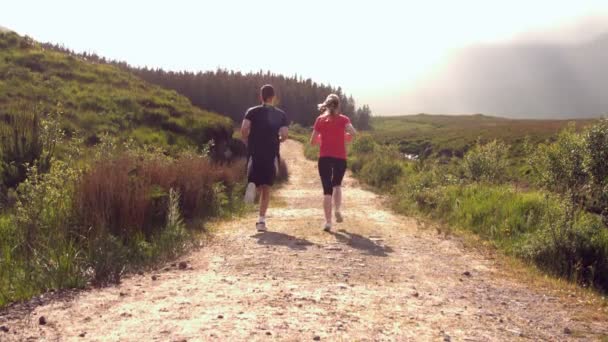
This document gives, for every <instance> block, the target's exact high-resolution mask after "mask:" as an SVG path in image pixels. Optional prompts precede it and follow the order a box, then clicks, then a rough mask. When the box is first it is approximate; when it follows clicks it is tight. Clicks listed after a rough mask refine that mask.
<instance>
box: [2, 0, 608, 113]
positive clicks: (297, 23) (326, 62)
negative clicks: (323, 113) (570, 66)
mask: <svg viewBox="0 0 608 342" xmlns="http://www.w3.org/2000/svg"><path fill="white" fill-rule="evenodd" d="M2 2H3V3H2V4H1V5H0V8H1V10H0V25H1V26H6V27H8V28H10V29H13V30H15V31H17V32H19V33H21V34H27V35H30V36H32V37H34V38H35V39H37V40H39V41H49V42H56V43H62V44H64V45H65V46H67V47H69V48H72V49H74V50H77V51H94V52H97V53H98V54H100V55H103V56H106V57H109V58H113V59H119V60H124V61H127V62H129V63H130V64H133V65H140V66H144V65H147V66H151V67H162V68H164V69H171V70H183V69H185V70H191V71H198V70H209V69H215V68H217V67H223V68H228V69H235V70H242V71H250V70H260V69H264V70H271V71H273V72H277V73H283V74H287V75H293V74H296V73H297V74H299V75H302V76H304V77H311V78H312V79H314V80H316V81H320V82H324V83H331V84H332V85H341V86H342V87H343V88H344V89H345V91H346V92H347V93H352V94H353V95H354V96H355V97H356V98H357V99H358V100H359V103H361V104H362V103H369V104H370V105H371V106H372V110H375V112H376V114H391V113H395V112H396V111H397V110H398V108H392V107H391V106H390V103H388V102H389V101H390V97H391V96H392V95H393V94H398V93H400V92H401V90H403V89H404V88H408V87H412V86H413V85H414V84H415V82H416V80H418V79H420V78H421V77H424V76H425V75H427V74H429V73H430V72H433V71H435V70H436V69H437V67H438V65H440V64H441V63H442V62H445V61H446V59H447V58H448V57H449V55H450V53H451V52H452V51H453V50H454V49H456V48H460V47H464V46H466V45H470V44H474V43H478V42H499V41H504V40H509V39H513V38H514V37H517V36H519V35H521V34H522V33H525V32H529V31H543V32H544V31H551V30H552V28H560V27H568V25H572V23H574V22H576V20H577V19H579V18H582V17H587V16H596V15H603V14H607V13H608V1H606V0H509V1H506V0H459V1H454V0H444V1H441V0H425V1H421V0H411V1H410V0H395V1H389V0H374V1H352V0H351V1H327V0H306V1H303V0H293V1H288V0H282V1H261V0H260V1H252V0H242V1H238V0H221V1H220V0H213V1H207V0H202V1H201V0H199V1H195V0H192V1H186V0H181V1H180V0H174V1H171V2H169V1H156V0H147V1H143V0H130V1H127V0H104V1H94V2H93V1H82V0H73V1H68V0H54V1H48V0H40V1H31V0H18V1H13V0H2ZM578 30H579V31H580V27H579V28H578ZM583 31H584V29H583ZM577 32H578V31H577ZM579 33H580V32H579ZM582 33H583V34H584V32H582ZM577 34H578V33H577ZM389 112H391V113H389Z"/></svg>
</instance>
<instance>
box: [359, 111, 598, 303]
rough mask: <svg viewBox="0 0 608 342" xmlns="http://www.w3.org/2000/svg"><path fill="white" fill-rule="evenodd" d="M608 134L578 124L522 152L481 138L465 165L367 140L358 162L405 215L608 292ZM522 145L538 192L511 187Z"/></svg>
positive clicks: (370, 180) (457, 160)
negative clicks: (404, 155)
mask: <svg viewBox="0 0 608 342" xmlns="http://www.w3.org/2000/svg"><path fill="white" fill-rule="evenodd" d="M479 119H480V120H490V119H487V118H483V117H482V118H479ZM607 127H608V124H607V123H606V121H601V122H597V123H596V124H594V125H591V126H589V127H588V128H587V129H584V130H582V131H581V130H580V128H577V127H575V126H574V125H570V126H569V127H567V128H566V129H564V130H563V131H562V132H560V133H559V134H558V135H557V136H556V137H555V138H554V139H553V141H552V142H547V143H543V144H535V143H534V141H530V140H529V141H527V142H526V141H518V142H517V143H516V144H518V145H515V147H514V146H513V145H507V144H505V143H502V142H498V141H496V140H494V141H491V142H490V143H486V144H483V140H482V141H480V142H479V143H478V145H476V146H473V147H472V148H470V149H469V150H468V152H467V153H466V154H464V156H463V158H462V159H460V158H444V157H442V156H438V155H435V156H433V155H427V156H423V158H419V159H417V160H405V159H400V158H399V154H398V153H396V152H395V151H394V150H393V152H391V149H390V148H387V147H385V146H381V145H377V144H376V143H375V142H374V141H373V140H372V141H371V142H365V141H364V140H359V141H358V142H357V143H359V144H360V145H355V144H353V148H352V149H351V155H350V157H349V158H350V159H349V160H350V166H351V168H352V169H353V172H354V174H355V175H356V176H357V177H358V178H360V179H361V180H363V181H364V182H366V183H368V184H370V185H372V186H374V187H376V188H378V189H381V190H391V195H392V196H391V197H392V202H393V206H394V208H395V209H396V210H397V211H399V212H402V213H406V214H409V215H417V216H423V217H426V218H430V219H433V220H436V221H440V222H441V223H442V224H445V225H447V226H450V227H456V228H460V229H466V230H470V231H473V232H474V233H476V234H478V235H479V236H481V237H482V238H484V239H486V240H489V241H491V242H493V243H494V244H495V245H496V246H497V247H498V248H500V249H502V250H503V251H505V252H507V253H509V254H512V255H515V256H518V257H520V258H522V259H524V260H528V261H530V262H532V263H534V264H536V265H538V266H539V267H540V268H541V269H543V270H546V271H547V272H550V273H552V274H555V275H557V276H560V277H564V278H567V279H570V280H573V281H576V282H578V283H581V284H584V285H589V286H593V287H595V288H597V289H600V290H602V291H608V229H607V225H608V220H606V216H603V220H604V222H602V216H600V215H598V214H602V213H606V212H607V210H606V193H608V192H607V191H606V190H607V188H606V180H607V179H606V175H607V171H608V167H607V165H608V164H607V163H608V162H607V161H606V160H607V159H606V156H607V153H608V152H607V151H608V128H607ZM377 133H378V132H377V130H376V131H374V133H373V134H377ZM363 142H365V143H363ZM367 146H373V148H368V147H367ZM389 146H392V148H393V149H395V148H397V146H396V145H389ZM518 148H520V149H521V151H519V152H517V153H521V154H522V155H525V154H527V156H528V158H527V159H528V165H529V169H528V170H531V171H532V173H531V174H530V175H529V176H527V177H528V179H533V180H536V183H535V184H537V185H539V187H538V188H531V187H530V184H526V183H524V186H525V188H524V189H525V190H522V189H521V188H520V187H519V186H520V185H521V183H520V182H521V178H515V180H516V182H514V183H511V182H512V180H513V179H514V178H511V177H509V168H512V167H513V162H514V161H513V159H512V158H513V155H509V151H513V149H518ZM371 151H373V152H371ZM522 159H523V158H522ZM517 162H519V161H517ZM515 165H517V164H515ZM397 169H399V170H400V172H399V173H398V174H395V175H389V174H390V173H389V171H390V170H397ZM395 183H397V185H396V186H392V185H393V184H395Z"/></svg>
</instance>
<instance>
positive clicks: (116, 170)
mask: <svg viewBox="0 0 608 342" xmlns="http://www.w3.org/2000/svg"><path fill="white" fill-rule="evenodd" d="M94 158H95V160H94V161H93V163H92V164H90V165H88V166H87V167H86V168H85V169H84V170H81V169H80V168H76V167H74V166H73V165H81V160H80V159H75V160H74V161H71V159H68V160H66V161H59V160H54V161H53V162H52V167H51V169H50V171H49V172H48V173H40V172H39V171H38V168H37V167H36V166H35V165H34V166H31V167H30V168H29V169H28V170H29V171H28V177H27V179H26V180H25V181H24V182H23V183H22V184H21V185H20V186H19V189H18V201H17V204H16V208H15V214H14V215H12V214H11V213H7V215H5V216H0V276H1V278H0V305H3V304H5V303H7V302H10V301H12V300H16V299H26V298H29V297H31V296H32V295H35V294H36V293H39V292H41V291H45V290H47V289H59V288H65V287H80V286H83V285H85V284H86V282H87V281H89V280H91V281H93V282H94V283H95V284H99V285H102V284H106V283H112V282H118V281H120V278H121V276H122V274H123V273H124V272H125V271H129V270H132V269H134V268H137V267H142V266H145V265H148V264H150V263H155V262H158V261H160V260H163V259H166V258H174V257H175V256H177V255H178V254H180V253H183V251H184V250H186V249H187V248H188V246H189V241H192V238H191V235H190V233H189V231H188V230H186V227H187V226H188V223H189V222H191V223H192V224H191V225H189V226H191V227H195V226H196V227H198V223H199V222H200V221H201V220H206V219H209V218H211V217H217V216H224V215H226V214H228V213H232V212H233V211H234V210H237V211H238V210H240V209H241V208H242V203H241V201H240V195H241V192H242V190H243V189H242V186H241V184H238V183H237V182H238V181H239V180H240V178H241V176H242V173H243V169H244V167H243V164H242V162H235V163H230V164H224V165H220V164H216V163H213V162H212V161H211V160H210V159H209V158H208V157H206V156H202V155H198V154H195V153H192V152H183V153H181V154H180V155H179V156H177V157H175V158H172V157H168V156H166V155H165V154H163V153H162V152H160V151H158V150H146V149H133V148H130V149H126V150H122V148H121V147H120V146H117V145H115V144H114V142H113V141H111V140H105V139H102V141H101V143H100V144H99V145H98V146H97V153H94ZM75 161H78V162H75ZM182 217H183V218H185V219H186V220H183V219H182Z"/></svg>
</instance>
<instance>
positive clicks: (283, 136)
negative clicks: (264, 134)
mask: <svg viewBox="0 0 608 342" xmlns="http://www.w3.org/2000/svg"><path fill="white" fill-rule="evenodd" d="M287 138H289V127H287V126H283V127H281V128H279V141H280V142H283V141H285V140H287Z"/></svg>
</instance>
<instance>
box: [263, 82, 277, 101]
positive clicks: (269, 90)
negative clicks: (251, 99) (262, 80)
mask: <svg viewBox="0 0 608 342" xmlns="http://www.w3.org/2000/svg"><path fill="white" fill-rule="evenodd" d="M260 93H261V94H262V101H264V102H266V101H268V100H269V99H270V98H271V97H274V88H273V87H272V86H271V85H270V84H265V85H263V86H262V89H260Z"/></svg>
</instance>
